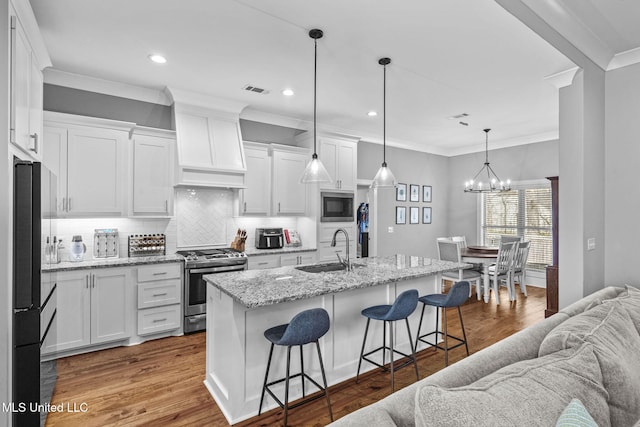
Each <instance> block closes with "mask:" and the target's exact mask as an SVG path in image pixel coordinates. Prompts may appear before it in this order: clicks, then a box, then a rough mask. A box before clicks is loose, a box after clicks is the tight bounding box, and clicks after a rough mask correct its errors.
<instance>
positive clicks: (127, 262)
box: [42, 254, 184, 273]
mask: <svg viewBox="0 0 640 427" xmlns="http://www.w3.org/2000/svg"><path fill="white" fill-rule="evenodd" d="M182 261H184V258H183V257H182V256H181V255H177V254H171V255H154V256H144V257H132V258H92V259H86V260H84V261H79V262H71V261H63V262H60V263H58V264H43V265H42V272H43V273H46V272H55V271H69V270H79V269H83V268H100V267H127V266H133V265H142V264H163V263H167V262H182Z"/></svg>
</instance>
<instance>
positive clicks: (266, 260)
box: [248, 251, 316, 270]
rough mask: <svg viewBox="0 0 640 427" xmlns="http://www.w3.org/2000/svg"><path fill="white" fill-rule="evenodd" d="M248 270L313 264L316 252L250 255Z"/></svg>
mask: <svg viewBox="0 0 640 427" xmlns="http://www.w3.org/2000/svg"><path fill="white" fill-rule="evenodd" d="M248 261H249V265H248V269H249V270H262V269H265V268H277V267H285V266H289V265H302V264H313V263H314V262H316V252H315V251H311V252H299V253H287V254H270V255H250V256H249V259H248Z"/></svg>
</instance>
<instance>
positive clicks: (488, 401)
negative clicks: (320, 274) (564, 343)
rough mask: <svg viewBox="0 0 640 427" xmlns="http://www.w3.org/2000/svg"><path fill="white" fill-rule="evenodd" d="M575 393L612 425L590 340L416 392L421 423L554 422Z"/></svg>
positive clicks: (603, 426)
mask: <svg viewBox="0 0 640 427" xmlns="http://www.w3.org/2000/svg"><path fill="white" fill-rule="evenodd" d="M574 397H577V398H579V399H580V400H581V401H582V402H585V405H586V407H587V408H588V409H589V412H590V413H591V414H594V417H595V420H596V422H597V423H598V424H599V425H600V426H601V427H606V426H609V425H610V421H609V408H608V406H607V392H606V390H605V389H604V387H603V385H602V373H601V372H600V366H599V365H598V360H597V358H596V356H595V354H594V352H593V347H592V346H591V344H584V345H582V346H580V347H578V348H571V349H568V350H562V351H560V352H557V353H553V354H550V355H547V356H544V357H539V358H536V359H530V360H523V361H520V362H517V363H514V364H512V365H508V366H505V367H504V368H502V369H499V370H498V371H496V372H494V373H492V374H490V375H487V376H486V377H483V378H481V379H479V380H478V381H476V382H474V383H472V384H470V385H467V386H463V387H456V388H441V387H437V386H432V385H426V386H423V387H421V388H419V389H418V391H417V393H416V405H415V419H416V426H417V427H426V426H438V427H441V426H445V427H446V426H474V427H485V426H486V427H494V426H525V425H547V426H552V425H555V423H556V420H557V419H558V417H559V416H560V414H561V413H562V411H563V410H564V409H565V407H566V406H567V404H568V403H569V402H570V401H571V399H573V398H574Z"/></svg>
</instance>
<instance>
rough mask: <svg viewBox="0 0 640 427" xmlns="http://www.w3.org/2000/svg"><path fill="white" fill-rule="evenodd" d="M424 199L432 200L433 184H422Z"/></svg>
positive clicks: (424, 200)
mask: <svg viewBox="0 0 640 427" xmlns="http://www.w3.org/2000/svg"><path fill="white" fill-rule="evenodd" d="M422 201H423V202H430V201H431V186H430V185H423V186H422Z"/></svg>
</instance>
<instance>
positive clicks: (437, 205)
mask: <svg viewBox="0 0 640 427" xmlns="http://www.w3.org/2000/svg"><path fill="white" fill-rule="evenodd" d="M381 163H382V146H381V145H378V144H372V143H366V142H360V143H358V179H365V180H372V179H373V177H374V176H375V174H376V172H377V171H378V168H380V164H381ZM387 163H388V166H389V169H391V171H392V172H393V174H394V175H395V177H396V179H397V180H398V182H401V183H404V184H407V191H408V190H409V187H408V186H409V184H418V185H420V202H410V201H409V197H408V195H407V201H406V202H398V201H396V196H395V191H394V190H392V189H383V190H378V224H376V228H375V230H371V232H375V233H377V237H378V255H379V256H382V255H392V254H396V253H401V254H407V255H420V256H427V257H432V258H437V255H438V254H437V249H436V243H435V242H436V238H437V237H440V236H444V235H446V233H447V229H448V226H449V218H448V217H447V206H448V204H449V191H448V175H449V174H448V170H449V159H448V158H446V157H443V156H437V155H434V154H427V153H422V152H418V151H410V150H403V149H398V148H393V147H387ZM423 185H431V187H432V202H431V203H423V202H422V186H423ZM396 206H405V207H406V208H407V224H396V223H395V220H396ZM410 206H417V207H419V208H420V223H419V224H409V207H410ZM429 206H430V207H431V211H432V213H431V215H432V223H431V224H422V208H423V207H429ZM374 208H375V207H374V206H370V207H369V209H370V210H371V209H374ZM390 226H391V227H393V228H394V232H393V233H389V232H388V227H390Z"/></svg>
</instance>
